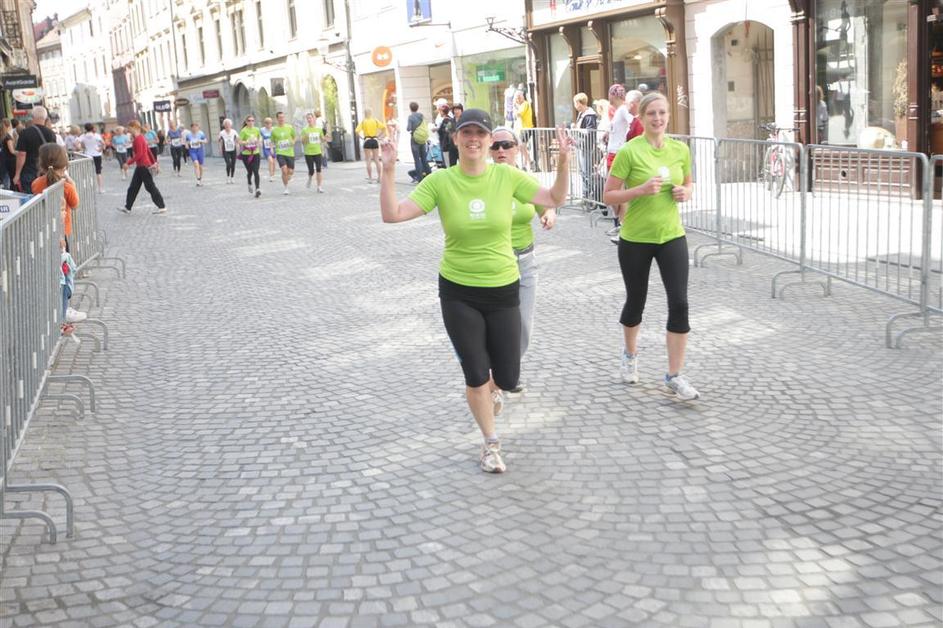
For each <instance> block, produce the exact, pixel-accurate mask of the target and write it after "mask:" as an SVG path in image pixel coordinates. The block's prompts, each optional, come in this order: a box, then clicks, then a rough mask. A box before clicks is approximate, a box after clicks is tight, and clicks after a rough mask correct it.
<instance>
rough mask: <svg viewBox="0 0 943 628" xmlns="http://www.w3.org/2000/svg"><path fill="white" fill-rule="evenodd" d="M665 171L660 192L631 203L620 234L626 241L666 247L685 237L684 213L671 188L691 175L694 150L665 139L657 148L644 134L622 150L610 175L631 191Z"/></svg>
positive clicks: (641, 197) (626, 144)
mask: <svg viewBox="0 0 943 628" xmlns="http://www.w3.org/2000/svg"><path fill="white" fill-rule="evenodd" d="M662 168H667V169H668V177H663V178H665V179H666V182H665V184H664V186H663V187H662V190H661V192H659V193H658V194H652V195H649V196H640V197H639V198H637V199H635V200H634V201H632V202H631V203H629V207H628V209H627V210H626V212H625V218H624V219H623V220H622V230H621V231H620V232H619V237H620V238H622V239H623V240H627V241H629V242H644V243H647V244H664V243H665V242H668V241H669V240H674V239H676V238H680V237H681V236H683V235H684V227H683V226H681V214H680V213H679V212H678V203H677V201H675V200H674V198H673V197H672V196H671V187H672V186H673V185H681V184H682V183H684V180H685V179H686V178H687V177H688V175H690V174H691V151H690V150H688V146H687V144H684V143H683V142H679V141H678V140H675V139H672V138H670V137H666V138H665V144H664V146H662V147H661V148H655V147H653V146H652V145H651V144H649V143H648V140H646V139H645V136H644V135H640V136H639V137H636V138H633V139H631V140H629V141H628V142H626V143H625V144H624V145H623V146H622V148H620V149H619V152H618V153H616V158H615V160H614V161H613V162H612V168H611V169H610V170H609V174H611V175H612V176H614V177H617V178H619V179H622V180H623V181H625V187H626V189H628V188H634V187H636V186H638V185H641V184H643V183H645V182H646V181H648V180H649V179H651V178H652V177H654V176H657V175H659V174H660V173H662V170H661V169H662ZM662 174H663V173H662ZM668 181H670V183H669V182H668Z"/></svg>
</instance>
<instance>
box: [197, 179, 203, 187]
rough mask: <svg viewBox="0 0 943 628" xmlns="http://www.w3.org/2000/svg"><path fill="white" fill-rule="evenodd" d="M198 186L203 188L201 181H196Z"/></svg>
mask: <svg viewBox="0 0 943 628" xmlns="http://www.w3.org/2000/svg"><path fill="white" fill-rule="evenodd" d="M196 186H197V187H198V188H201V187H203V182H202V181H201V180H200V179H197V180H196Z"/></svg>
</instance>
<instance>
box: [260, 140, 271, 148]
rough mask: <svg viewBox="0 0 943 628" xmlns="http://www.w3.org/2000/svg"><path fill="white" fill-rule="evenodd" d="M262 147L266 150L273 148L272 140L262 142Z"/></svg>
mask: <svg viewBox="0 0 943 628" xmlns="http://www.w3.org/2000/svg"><path fill="white" fill-rule="evenodd" d="M262 146H264V147H265V148H272V140H270V139H266V140H263V141H262Z"/></svg>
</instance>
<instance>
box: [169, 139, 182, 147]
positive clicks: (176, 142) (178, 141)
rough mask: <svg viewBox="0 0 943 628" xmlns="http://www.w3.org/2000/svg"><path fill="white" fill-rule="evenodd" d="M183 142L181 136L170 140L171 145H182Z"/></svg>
mask: <svg viewBox="0 0 943 628" xmlns="http://www.w3.org/2000/svg"><path fill="white" fill-rule="evenodd" d="M182 143H183V142H181V141H180V138H179V137H175V138H173V139H171V140H170V145H171V146H180V144H182Z"/></svg>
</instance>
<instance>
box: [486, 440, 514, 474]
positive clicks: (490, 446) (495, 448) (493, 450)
mask: <svg viewBox="0 0 943 628" xmlns="http://www.w3.org/2000/svg"><path fill="white" fill-rule="evenodd" d="M480 464H481V470H482V471H484V472H485V473H504V472H505V471H507V469H508V468H507V465H505V464H504V460H502V459H501V443H499V442H493V443H485V444H484V445H482V446H481V462H480Z"/></svg>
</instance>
